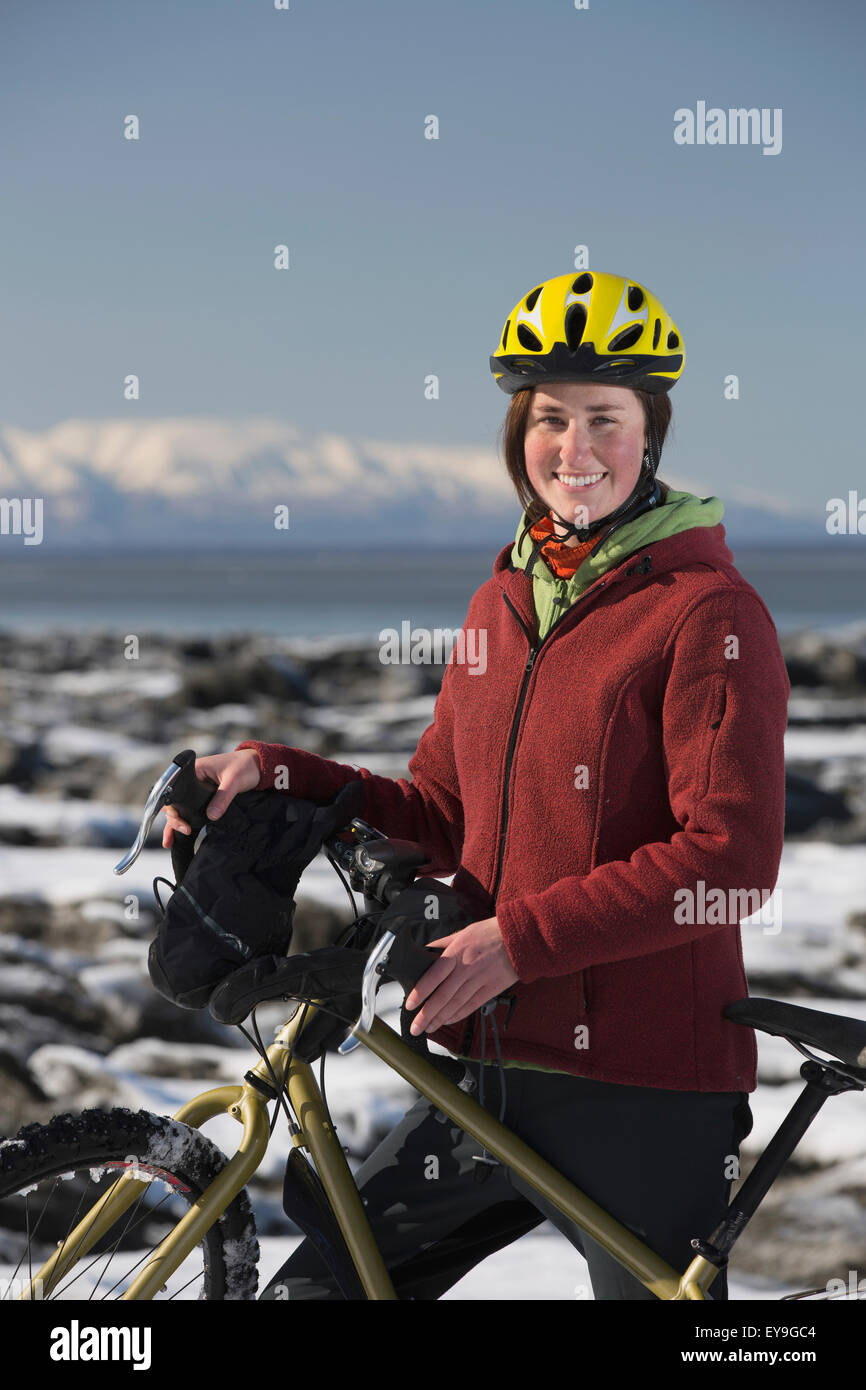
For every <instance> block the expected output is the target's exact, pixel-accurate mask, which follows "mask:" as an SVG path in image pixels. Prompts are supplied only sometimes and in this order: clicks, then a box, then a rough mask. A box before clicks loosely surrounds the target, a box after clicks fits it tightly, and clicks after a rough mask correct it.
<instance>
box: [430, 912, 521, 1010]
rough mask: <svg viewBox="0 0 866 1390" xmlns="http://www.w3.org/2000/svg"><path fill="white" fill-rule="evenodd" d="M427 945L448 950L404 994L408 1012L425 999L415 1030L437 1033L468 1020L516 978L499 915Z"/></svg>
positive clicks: (471, 924) (474, 923)
mask: <svg viewBox="0 0 866 1390" xmlns="http://www.w3.org/2000/svg"><path fill="white" fill-rule="evenodd" d="M427 945H428V946H444V948H445V949H444V951H443V952H442V955H441V956H440V957H439V959H438V960H437V961H435V962H434V964H433V965H431V966H430V969H429V970H428V971H427V972H426V973H425V974H424V975H422V976H421V979H420V980H419V981H418V983H417V984H416V985H415V987H414V989H412V990H410V991H409V993H408V994H407V995H406V1008H407V1009H410V1010H411V1009H417V1008H418V1005H419V1004H420V1003H422V1002H423V1001H424V1000H426V1001H427V1002H426V1003H425V1004H424V1007H423V1009H421V1010H420V1012H419V1014H418V1016H417V1018H415V1019H413V1021H412V1027H411V1031H412V1032H413V1033H414V1034H416V1035H417V1034H418V1033H435V1032H436V1029H437V1028H444V1027H445V1025H446V1024H447V1023H458V1022H459V1021H460V1019H461V1018H468V1016H469V1014H471V1013H473V1012H474V1011H475V1009H478V1008H480V1007H481V1005H482V1004H486V1003H487V1001H488V999H495V998H496V996H497V994H501V993H502V991H503V990H504V989H506V988H507V987H508V985H513V984H514V982H515V980H516V979H517V978H518V977H517V971H516V970H515V969H514V966H513V965H512V964H511V960H510V959H509V956H508V952H507V951H506V949H505V942H504V941H503V940H502V932H501V931H500V930H499V923H498V922H497V920H496V918H495V917H486V918H485V919H484V921H483V922H471V923H470V924H469V926H468V927H464V928H463V930H462V931H459V932H454V933H453V934H452V935H451V936H442V937H440V938H439V939H438V941H428V942H427Z"/></svg>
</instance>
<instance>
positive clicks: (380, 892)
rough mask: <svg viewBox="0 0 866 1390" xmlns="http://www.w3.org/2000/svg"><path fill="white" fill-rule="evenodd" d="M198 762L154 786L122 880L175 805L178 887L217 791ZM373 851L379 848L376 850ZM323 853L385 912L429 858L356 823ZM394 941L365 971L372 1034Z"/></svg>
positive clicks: (187, 760) (191, 754) (187, 754)
mask: <svg viewBox="0 0 866 1390" xmlns="http://www.w3.org/2000/svg"><path fill="white" fill-rule="evenodd" d="M195 762H196V755H195V751H194V750H193V749H192V748H185V749H184V750H183V752H182V753H178V754H177V755H176V756H175V757H174V758H173V759H172V761H171V763H170V764H169V766H168V767H167V768H166V770H165V772H163V773H162V775H161V776H160V777H158V778H157V780H156V782H154V784H153V786H152V787H151V789H150V792H149V794H148V797H147V801H146V803H145V807H144V814H143V816H142V818H141V824H140V825H139V827H138V833H137V834H136V837H135V841H134V842H133V845H132V847H131V848H130V850H129V851H128V853H127V854H125V855H124V857H123V859H121V860H120V862H119V863H118V864H116V865H115V866H114V872H115V873H116V874H124V873H126V871H127V869H129V868H131V866H132V865H133V864H134V863H135V861H136V859H137V858H138V856H139V854H140V853H141V851H142V850H143V849H144V846H145V843H146V841H147V837H148V835H149V833H150V829H151V826H152V825H153V822H154V820H155V819H156V817H157V816H158V814H159V812H160V811H161V810H162V809H163V808H164V807H165V806H168V805H172V806H174V807H175V809H176V810H177V812H178V814H179V815H180V816H181V817H182V818H183V819H184V820H185V821H187V822H188V824H189V827H190V833H189V834H186V833H185V832H182V831H178V830H176V831H175V833H174V838H173V840H172V846H171V863H172V869H173V871H174V874H175V876H176V878H177V881H178V883H179V882H180V880H181V879H182V878H183V876H184V874H185V873H186V870H187V869H188V868H189V865H190V863H191V861H192V858H193V855H194V853H195V842H196V838H197V837H198V834H199V831H200V830H201V829H202V827H203V826H204V825H205V824H206V823H207V817H206V816H205V809H206V807H207V805H208V803H209V802H210V801H211V799H212V797H213V796H214V794H215V793H216V791H217V787H216V786H215V785H214V784H213V783H208V782H202V781H200V780H199V779H198V778H197V777H196V775H195ZM241 795H243V793H241ZM347 831H348V832H349V833H350V834H351V836H352V839H351V840H344V839H341V838H340V837H341V835H343V834H345V833H346V832H347ZM374 845H375V848H373V847H372V846H374ZM322 848H323V849H325V850H327V851H328V854H329V856H330V857H331V859H332V862H334V861H336V863H337V864H339V866H340V867H341V868H343V869H344V870H345V871H346V872H347V874H348V877H349V883H350V886H351V887H352V888H353V889H354V890H355V891H356V892H362V893H363V894H364V896H365V899H366V900H367V901H368V902H370V901H372V902H377V903H379V904H380V905H381V907H382V909H383V911H384V909H385V908H386V907H387V906H388V905H389V903H391V902H392V901H393V899H394V898H395V897H396V896H397V895H398V894H399V893H401V892H402V891H403V889H404V888H406V887H407V886H408V885H409V884H410V883H412V882H413V881H414V879H415V877H416V874H417V871H418V869H419V868H420V867H421V865H422V864H424V863H425V862H426V860H427V858H428V857H429V856H428V855H427V854H425V852H424V850H423V849H421V847H420V845H416V844H414V843H413V842H411V841H409V840H390V839H388V838H387V837H386V836H385V835H383V833H382V832H381V830H377V829H376V828H375V826H372V825H368V824H367V822H366V821H363V820H360V819H358V818H357V817H355V818H353V819H352V821H351V822H350V823H349V825H348V826H345V827H342V828H341V829H340V830H338V831H337V832H335V833H334V834H333V835H330V836H329V837H328V838H327V839H325V840H323V841H322ZM393 941H394V936H393V934H392V933H391V932H385V933H384V934H383V936H382V937H381V938H380V939H379V940H378V941H377V942H375V944H374V946H373V949H372V950H371V953H370V956H369V958H368V960H367V964H366V969H365V971H364V979H363V984H362V990H361V994H362V1009H361V1017H360V1018H359V1020H358V1023H357V1024H356V1025H355V1027H356V1028H358V1027H360V1028H364V1029H365V1030H367V1031H369V1029H370V1028H371V1027H372V1023H373V1017H374V1013H375V998H376V990H377V988H378V985H379V983H380V978H381V974H382V971H383V969H384V965H385V962H386V960H387V956H388V952H389V951H390V948H391V945H392V943H393ZM354 1031H355V1030H354V1029H353V1030H352V1032H353V1033H354ZM344 1046H345V1044H344ZM341 1050H342V1048H341Z"/></svg>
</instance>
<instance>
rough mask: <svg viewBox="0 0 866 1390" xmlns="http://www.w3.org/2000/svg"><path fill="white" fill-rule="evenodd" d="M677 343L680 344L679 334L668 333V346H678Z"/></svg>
mask: <svg viewBox="0 0 866 1390" xmlns="http://www.w3.org/2000/svg"><path fill="white" fill-rule="evenodd" d="M679 345H680V336H679V334H678V333H669V334H668V347H669V348H678V347H679Z"/></svg>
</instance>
